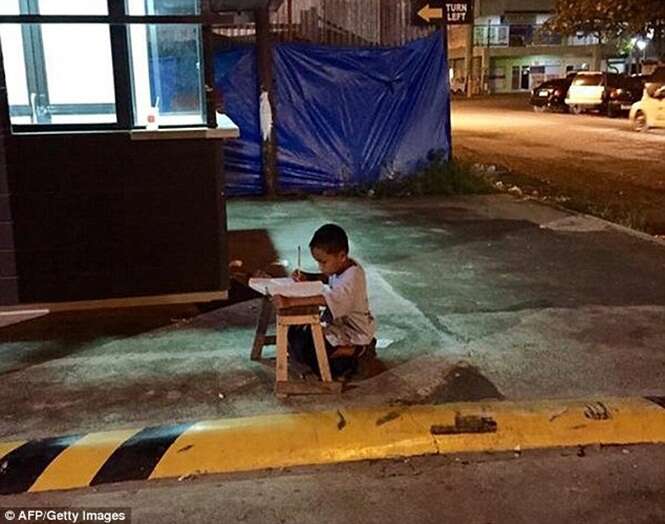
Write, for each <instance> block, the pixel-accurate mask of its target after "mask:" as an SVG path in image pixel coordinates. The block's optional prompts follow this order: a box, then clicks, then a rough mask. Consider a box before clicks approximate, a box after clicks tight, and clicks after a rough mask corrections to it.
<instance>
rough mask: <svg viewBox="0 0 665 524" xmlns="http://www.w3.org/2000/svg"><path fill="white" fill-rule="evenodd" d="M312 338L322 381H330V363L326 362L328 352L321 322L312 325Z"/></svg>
mask: <svg viewBox="0 0 665 524" xmlns="http://www.w3.org/2000/svg"><path fill="white" fill-rule="evenodd" d="M312 338H314V347H315V348H316V359H317V361H318V362H319V372H320V373H321V379H322V380H323V382H332V375H331V374H330V365H329V364H328V354H327V353H326V343H325V341H324V340H323V330H322V329H321V324H318V323H317V324H316V325H313V326H312Z"/></svg>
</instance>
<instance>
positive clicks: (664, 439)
mask: <svg viewBox="0 0 665 524" xmlns="http://www.w3.org/2000/svg"><path fill="white" fill-rule="evenodd" d="M641 443H665V397H648V398H623V399H622V398H604V399H588V400H553V401H530V402H501V401H491V402H469V403H456V404H442V405H437V406H400V407H375V408H366V409H348V410H347V409H340V410H337V411H323V412H313V413H296V414H286V415H264V416H257V417H247V418H236V419H222V420H213V421H203V422H192V423H188V424H179V425H173V426H160V427H150V428H144V429H139V430H122V431H110V432H103V433H91V434H87V435H70V436H66V437H58V438H47V439H42V440H35V441H22V442H0V494H11V493H21V492H26V491H28V492H39V491H47V490H59V489H71V488H81V487H87V486H96V485H99V484H104V483H109V482H121V481H126V480H144V479H163V478H177V477H183V476H189V475H199V474H205V473H225V472H237V471H249V470H257V469H265V468H276V467H287V466H297V465H308V464H325V463H334V462H346V461H354V460H364V459H382V458H390V457H399V456H413V455H426V454H446V453H459V452H491V451H506V450H514V449H516V448H519V449H522V450H524V449H534V448H549V447H563V446H581V445H590V444H641Z"/></svg>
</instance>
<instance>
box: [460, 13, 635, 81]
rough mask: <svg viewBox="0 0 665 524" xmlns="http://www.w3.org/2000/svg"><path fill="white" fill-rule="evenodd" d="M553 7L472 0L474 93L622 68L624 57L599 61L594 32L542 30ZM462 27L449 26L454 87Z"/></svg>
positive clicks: (462, 49)
mask: <svg viewBox="0 0 665 524" xmlns="http://www.w3.org/2000/svg"><path fill="white" fill-rule="evenodd" d="M553 11H554V1H553V0H476V11H475V13H476V20H475V25H474V27H473V43H474V49H473V66H472V68H471V78H472V81H473V82H472V85H473V90H474V92H475V93H512V92H520V91H527V90H529V89H532V88H533V87H534V86H535V85H537V84H538V83H540V82H542V81H544V80H547V79H549V78H557V77H562V76H565V75H566V74H567V73H569V72H571V71H579V70H598V69H600V68H602V69H606V68H608V67H609V68H610V69H612V70H614V69H616V70H617V71H618V72H624V71H625V70H626V59H625V58H621V57H619V58H609V59H606V60H604V61H602V63H601V50H600V46H599V45H598V41H597V40H596V39H595V38H594V37H589V36H587V37H576V36H573V37H562V36H560V35H556V34H551V33H546V32H545V31H543V29H542V26H543V24H544V23H545V21H546V20H547V19H548V18H550V17H551V16H552V13H553ZM466 31H467V28H465V27H461V26H457V27H452V28H451V30H450V36H449V63H450V69H451V73H452V77H453V78H452V85H453V86H457V85H460V84H463V83H464V82H465V64H464V53H465V46H466V41H467V34H466ZM606 51H609V49H607V50H606ZM606 55H607V53H605V56H606Z"/></svg>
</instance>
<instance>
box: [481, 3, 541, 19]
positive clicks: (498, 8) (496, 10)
mask: <svg viewBox="0 0 665 524" xmlns="http://www.w3.org/2000/svg"><path fill="white" fill-rule="evenodd" d="M553 9H554V0H477V3H476V16H501V15H503V14H504V13H506V12H508V11H513V12H522V13H535V12H544V13H546V12H549V11H552V10H553Z"/></svg>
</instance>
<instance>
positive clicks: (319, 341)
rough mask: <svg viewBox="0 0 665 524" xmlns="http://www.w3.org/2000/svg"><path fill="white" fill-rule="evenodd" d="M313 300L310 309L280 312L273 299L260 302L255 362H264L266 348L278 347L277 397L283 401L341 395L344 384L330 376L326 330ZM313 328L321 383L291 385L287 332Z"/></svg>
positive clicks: (304, 306)
mask: <svg viewBox="0 0 665 524" xmlns="http://www.w3.org/2000/svg"><path fill="white" fill-rule="evenodd" d="M315 300H316V299H312V304H311V305H302V306H298V307H290V308H282V309H277V311H275V308H274V306H273V304H272V301H271V300H270V297H268V296H264V297H263V300H262V301H261V311H259V317H258V322H257V326H256V334H255V336H254V343H253V344H252V354H251V359H252V360H261V354H262V351H263V347H264V346H270V345H276V347H277V350H276V365H275V394H276V395H277V396H278V397H280V398H283V397H286V396H288V395H307V394H325V393H340V392H341V391H342V383H341V382H335V381H334V380H333V379H332V375H331V373H330V364H329V362H328V354H327V353H326V344H325V340H324V338H323V329H322V327H321V320H320V315H319V305H318V303H315ZM273 316H275V325H276V334H275V335H268V334H267V331H268V325H269V324H270V321H271V320H272V318H273ZM303 325H307V326H310V328H311V330H312V338H313V339H314V348H315V349H316V359H317V361H318V364H319V370H320V373H321V381H318V382H305V381H298V382H291V381H289V373H288V330H289V326H303Z"/></svg>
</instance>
